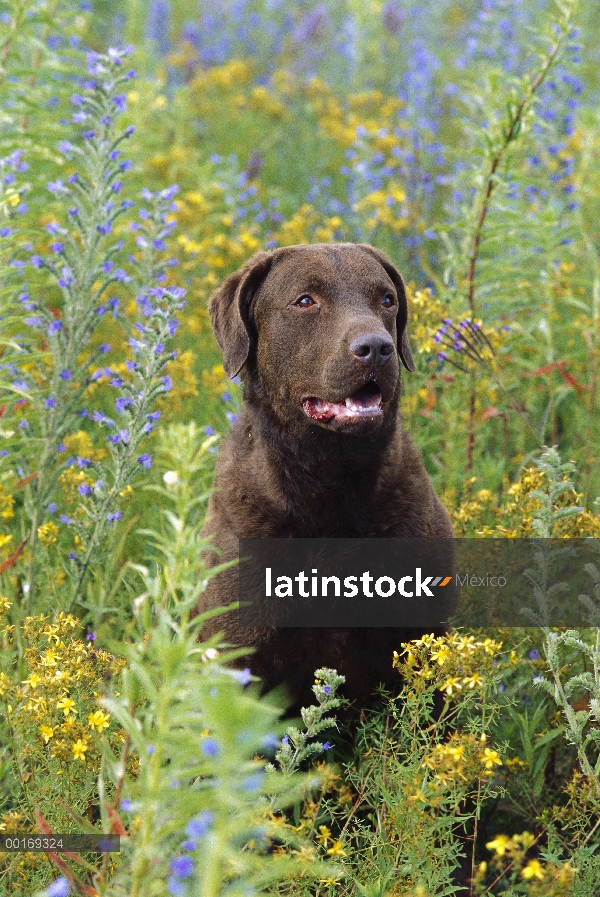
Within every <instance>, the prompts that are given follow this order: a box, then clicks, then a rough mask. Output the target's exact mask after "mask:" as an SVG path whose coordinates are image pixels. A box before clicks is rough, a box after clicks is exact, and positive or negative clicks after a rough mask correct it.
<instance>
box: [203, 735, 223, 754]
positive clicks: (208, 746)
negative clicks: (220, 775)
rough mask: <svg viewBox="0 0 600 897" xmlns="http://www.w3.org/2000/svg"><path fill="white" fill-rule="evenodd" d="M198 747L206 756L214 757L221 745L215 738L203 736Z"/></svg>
mask: <svg viewBox="0 0 600 897" xmlns="http://www.w3.org/2000/svg"><path fill="white" fill-rule="evenodd" d="M200 747H201V749H202V753H203V754H205V755H206V756H207V757H216V756H217V754H218V753H219V751H220V750H221V745H220V744H219V742H218V741H217V740H216V738H203V739H202V743H201V745H200Z"/></svg>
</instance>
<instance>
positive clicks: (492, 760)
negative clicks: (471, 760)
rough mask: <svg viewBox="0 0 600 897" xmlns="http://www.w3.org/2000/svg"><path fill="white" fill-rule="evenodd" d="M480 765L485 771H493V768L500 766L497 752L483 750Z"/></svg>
mask: <svg viewBox="0 0 600 897" xmlns="http://www.w3.org/2000/svg"><path fill="white" fill-rule="evenodd" d="M481 759H482V763H483V765H484V766H485V768H486V769H493V768H494V766H502V760H501V759H500V754H499V753H498V751H491V750H490V749H489V748H484V751H483V757H482V758H481Z"/></svg>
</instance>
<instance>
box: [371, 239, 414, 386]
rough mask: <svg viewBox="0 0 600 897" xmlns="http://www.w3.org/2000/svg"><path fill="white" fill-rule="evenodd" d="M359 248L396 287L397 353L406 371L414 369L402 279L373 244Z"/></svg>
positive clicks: (406, 303)
mask: <svg viewBox="0 0 600 897" xmlns="http://www.w3.org/2000/svg"><path fill="white" fill-rule="evenodd" d="M358 246H359V248H360V249H364V250H365V251H366V252H368V253H370V255H372V256H374V257H375V258H376V259H377V261H378V262H379V264H380V265H381V266H382V268H383V269H384V270H385V272H386V274H388V275H389V276H390V278H391V279H392V282H393V284H394V286H395V287H396V293H397V294H398V314H397V315H396V330H397V333H398V354H399V355H400V358H401V360H402V364H403V365H404V367H405V368H406V370H407V371H415V370H416V368H415V363H414V361H413V357H412V352H411V351H410V344H409V342H408V334H407V332H406V325H407V323H408V302H407V300H406V289H405V287H404V281H403V280H402V275H401V274H400V272H399V271H398V269H397V268H396V266H395V265H393V264H392V263H391V262H390V260H389V258H388V257H387V256H386V255H384V254H383V252H381V250H379V249H375V248H374V247H373V246H369V245H368V244H367V243H359V244H358Z"/></svg>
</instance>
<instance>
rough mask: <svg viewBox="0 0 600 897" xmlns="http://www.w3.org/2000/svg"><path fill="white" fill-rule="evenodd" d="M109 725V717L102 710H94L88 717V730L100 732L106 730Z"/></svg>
mask: <svg viewBox="0 0 600 897" xmlns="http://www.w3.org/2000/svg"><path fill="white" fill-rule="evenodd" d="M109 725H110V716H109V715H108V714H107V713H105V712H104V711H103V710H96V711H95V712H94V713H90V714H89V716H88V726H89V727H90V729H97V730H98V732H102V731H103V729H108V727H109Z"/></svg>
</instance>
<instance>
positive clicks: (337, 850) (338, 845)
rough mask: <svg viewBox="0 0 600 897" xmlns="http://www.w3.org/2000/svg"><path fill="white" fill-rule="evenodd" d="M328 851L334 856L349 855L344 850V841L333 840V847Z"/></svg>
mask: <svg viewBox="0 0 600 897" xmlns="http://www.w3.org/2000/svg"><path fill="white" fill-rule="evenodd" d="M327 853H328V854H329V855H330V856H332V857H345V856H347V853H346V851H345V850H342V841H333V843H332V845H331V847H330V848H329V849H328V850H327Z"/></svg>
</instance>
